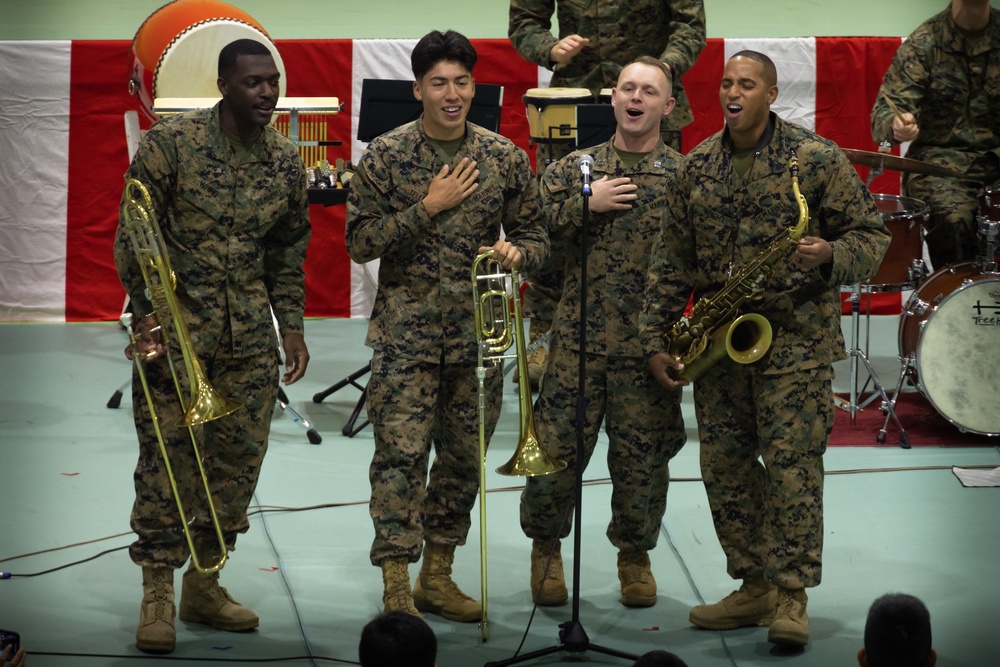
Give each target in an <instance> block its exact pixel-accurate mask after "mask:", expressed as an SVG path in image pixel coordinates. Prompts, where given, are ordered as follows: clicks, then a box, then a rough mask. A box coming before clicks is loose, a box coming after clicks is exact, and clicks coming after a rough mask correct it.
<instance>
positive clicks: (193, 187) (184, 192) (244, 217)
mask: <svg viewBox="0 0 1000 667" xmlns="http://www.w3.org/2000/svg"><path fill="white" fill-rule="evenodd" d="M252 150H253V155H254V158H253V161H250V162H244V163H243V164H239V163H238V162H237V157H236V153H235V152H234V151H233V149H232V147H231V146H230V144H229V140H228V139H227V138H226V136H225V134H224V133H223V131H222V128H221V126H220V125H219V107H218V105H216V106H215V107H214V108H212V109H201V110H197V111H191V112H188V113H185V114H181V115H179V116H174V117H168V118H165V119H164V120H161V121H160V122H158V123H156V124H155V125H153V127H151V128H150V129H149V131H148V132H146V135H145V137H144V138H143V140H142V142H141V143H140V144H139V150H138V152H137V153H136V155H135V158H134V159H133V161H132V165H131V166H130V167H129V170H128V172H126V174H125V177H126V178H135V179H137V180H139V181H140V182H142V183H143V185H145V186H146V188H147V189H148V190H149V194H150V197H151V199H152V202H153V214H154V215H155V217H156V219H157V221H158V224H159V226H160V230H161V233H162V235H163V243H164V245H165V247H166V251H167V253H168V254H169V258H170V263H171V264H172V265H173V270H174V273H175V274H176V277H177V281H176V282H177V288H176V293H177V297H178V301H179V303H180V305H181V308H182V310H183V311H184V315H185V320H186V322H187V326H188V329H189V331H190V333H191V338H192V341H193V343H194V346H195V350H196V351H197V352H198V353H199V354H210V353H211V352H213V351H214V350H215V349H217V348H218V347H219V345H220V344H222V345H225V346H227V348H228V349H232V350H233V354H234V355H235V356H251V355H257V354H262V353H263V351H264V350H272V349H275V345H276V343H275V331H274V323H273V321H272V319H271V312H270V310H269V309H268V306H269V305H270V307H271V308H273V309H274V314H275V316H276V318H277V320H278V325H279V327H280V328H281V333H282V335H285V334H288V333H301V332H302V316H303V310H304V307H305V284H304V278H305V274H304V272H303V268H302V264H303V262H304V260H305V255H306V247H307V246H308V244H309V235H310V231H311V228H310V226H309V203H308V200H307V197H306V175H305V169H304V168H303V165H302V160H301V158H299V155H298V153H297V152H296V149H295V146H294V145H293V144H292V143H291V142H290V141H289V140H288V139H286V138H285V137H284V136H282V135H281V134H279V133H278V132H277V131H276V130H274V129H273V128H270V127H268V128H265V130H264V134H263V135H262V137H261V139H260V140H259V141H258V142H257V143H256V144H255V145H254V146H253V148H252ZM123 201H124V197H123ZM115 263H116V264H117V266H118V274H119V276H120V277H121V280H122V285H124V287H125V290H126V291H127V292H128V294H129V297H130V298H131V299H132V304H133V308H134V310H135V312H136V314H137V315H140V316H141V315H143V314H146V313H149V312H151V310H152V306H151V304H150V303H149V300H148V299H147V298H146V296H145V294H144V288H145V284H144V282H143V278H142V273H141V271H140V268H139V264H138V261H137V259H136V256H135V253H134V251H133V249H132V247H131V243H130V242H129V240H128V236H127V235H126V233H125V231H124V226H123V224H122V221H121V220H120V221H119V225H118V232H117V235H116V237H115ZM224 332H225V333H226V335H228V336H231V338H230V339H228V340H222V336H223V333H224ZM230 345H231V348H229V346H230Z"/></svg>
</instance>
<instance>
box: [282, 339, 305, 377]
mask: <svg viewBox="0 0 1000 667" xmlns="http://www.w3.org/2000/svg"><path fill="white" fill-rule="evenodd" d="M281 344H282V347H283V348H284V349H285V374H284V375H283V376H282V378H281V381H282V382H284V383H285V384H294V383H296V382H298V381H299V380H300V379H301V378H302V376H303V375H305V374H306V366H308V365H309V350H308V349H307V348H306V341H305V338H303V336H302V334H300V333H290V334H285V337H284V339H283V340H282V342H281Z"/></svg>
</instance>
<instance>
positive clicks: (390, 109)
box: [358, 79, 503, 143]
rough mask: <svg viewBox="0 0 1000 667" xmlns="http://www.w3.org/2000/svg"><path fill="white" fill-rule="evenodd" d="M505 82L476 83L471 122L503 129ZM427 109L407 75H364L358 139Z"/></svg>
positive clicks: (368, 138) (391, 127)
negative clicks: (501, 111) (502, 107)
mask: <svg viewBox="0 0 1000 667" xmlns="http://www.w3.org/2000/svg"><path fill="white" fill-rule="evenodd" d="M502 104H503V86H501V85H498V84H494V83H478V82H477V83H476V96H475V97H473V98H472V104H471V105H470V106H469V115H468V116H467V118H468V120H469V122H471V123H475V124H476V125H479V126H481V127H485V128H486V129H487V130H490V131H491V132H499V131H500V107H501V105H502ZM423 112H424V105H423V103H422V102H421V101H420V100H418V99H417V98H416V97H414V96H413V81H409V80H406V79H363V80H362V81H361V106H360V107H359V108H358V141H364V142H366V143H367V142H370V141H371V140H372V139H374V138H375V137H377V136H379V135H381V134H385V133H386V132H388V131H389V130H394V129H396V128H397V127H399V126H400V125H405V124H406V123H410V122H412V121H415V120H416V119H417V118H419V117H420V114H422V113H423Z"/></svg>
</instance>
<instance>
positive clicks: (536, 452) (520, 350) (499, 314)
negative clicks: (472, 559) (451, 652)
mask: <svg viewBox="0 0 1000 667" xmlns="http://www.w3.org/2000/svg"><path fill="white" fill-rule="evenodd" d="M508 281H509V282H508ZM508 284H509V286H510V287H509V288H508ZM519 285H520V280H519V278H518V273H517V269H511V270H510V271H509V272H508V271H506V270H505V269H504V268H503V265H502V264H501V263H500V262H498V261H496V260H495V259H493V250H492V249H490V250H487V251H486V252H483V253H481V254H479V255H477V256H476V259H475V260H474V261H473V262H472V297H473V300H474V302H475V304H474V308H473V310H474V311H475V316H476V340H477V342H478V345H477V348H478V359H479V363H478V365H477V367H476V378H477V379H478V381H479V525H480V528H479V563H480V580H481V582H482V591H481V593H482V598H483V602H482V606H483V617H482V620H481V621H480V624H479V628H480V631H481V632H482V636H483V641H486V640H487V639H489V635H490V631H489V615H488V607H487V576H486V396H485V393H486V392H485V387H484V381H485V379H486V365H487V364H490V365H493V366H498V365H502V364H503V361H504V359H509V358H510V357H511V356H516V357H517V367H518V372H519V373H520V375H521V378H527V377H528V355H527V353H526V352H525V344H524V322H523V318H522V315H521V299H520V298H519V295H518V294H517V291H518V286H519ZM511 311H513V317H514V321H513V322H511ZM511 344H514V346H515V347H514V349H515V354H514V355H511V354H509V353H508V352H507V351H508V350H509V349H510V346H511ZM518 405H519V408H520V417H521V419H520V434H519V436H518V440H517V447H516V448H515V449H514V455H513V456H512V457H511V458H510V460H509V461H507V463H505V464H503V465H502V466H500V467H499V468H497V469H496V471H497V473H499V474H501V475H508V476H518V477H534V476H536V475H548V474H550V473H554V472H558V471H560V470H563V469H565V468H566V462H565V461H557V460H554V459H552V458H551V457H549V456H548V454H546V453H545V451H544V450H543V449H542V447H541V445H540V444H539V442H538V436H537V435H535V420H534V413H533V412H532V408H531V383H529V382H526V381H522V382H521V383H520V384H519V385H518Z"/></svg>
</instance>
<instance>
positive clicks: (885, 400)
mask: <svg viewBox="0 0 1000 667" xmlns="http://www.w3.org/2000/svg"><path fill="white" fill-rule="evenodd" d="M861 292H862V289H861V284H860V283H858V284H855V285H854V286H853V287H852V288H851V297H850V302H851V348H850V349H849V350H848V352H847V354H848V356H849V357H850V359H851V394H850V395H851V399H850V403H848V404H847V405H841V406H840V407H842V408H843V409H845V410H847V411H848V412H850V414H851V424H852V425H853V424H854V423H855V422H856V418H857V417H856V416H857V413H858V412H860V411H861V410H863V409H864V408H865V406H867V405H868V404H869V403H871V402H872V401H874V400H875V399H876V398H879V397H881V399H882V406H881V408H882V411H883V412H885V413H886V414H887V417H886V422H885V426H883V427H882V430H880V431H879V433H878V436H876V438H875V439H876V440H877V441H878V442H885V437H886V428H887V426H888V424H889V419H892V420H893V421H894V422H896V426H897V427H898V428H899V442H900V446H901V447H903V448H904V449H909V447H910V445H909V437H908V436H907V435H906V430H905V429H904V428H903V424H902V423H901V422H900V421H899V417H898V416H897V415H896V410H895V405H896V402H895V400H893V399H890V398H889V395H888V394H886V392H885V387H883V386H882V383H881V382H880V381H879V379H878V373H876V372H875V369H874V368H873V367H872V364H871V361H869V359H868V355H867V354H866V353H865V352H864V351H863V350H862V349H861V347H860V341H859V338H860V336H859V334H860V325H861ZM866 293H867V294H868V295H869V303H868V309H867V310H866V312H865V318H866V320H867V318H870V317H871V315H870V314H869V313H870V310H871V291H870V290H867V291H866ZM868 324H869V326H868V327H867V328H866V329H865V347H867V346H868V340H869V334H870V331H871V326H870V321H869V322H868ZM859 362H860V363H863V364H864V365H865V370H866V372H867V373H868V381H870V382H871V383H872V386H873V387H874V388H875V393H873V394H872V395H871V396H869V397H868V398H867V399H865V400H864V402H862V403H858V399H859V392H858V372H859V368H858V366H859ZM868 381H866V382H865V387H867V386H868ZM900 384H902V376H900ZM896 393H897V394H898V393H899V387H898V386H897V388H896ZM895 395H896V394H894V396H895Z"/></svg>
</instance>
